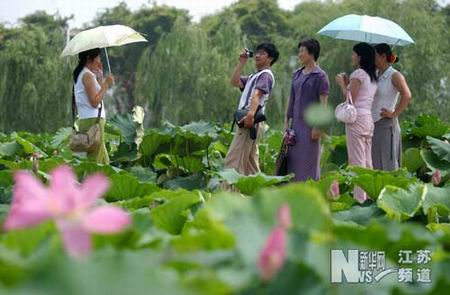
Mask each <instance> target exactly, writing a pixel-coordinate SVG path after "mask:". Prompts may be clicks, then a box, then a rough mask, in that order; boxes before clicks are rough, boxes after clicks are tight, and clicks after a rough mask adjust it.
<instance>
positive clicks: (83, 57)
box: [73, 48, 100, 83]
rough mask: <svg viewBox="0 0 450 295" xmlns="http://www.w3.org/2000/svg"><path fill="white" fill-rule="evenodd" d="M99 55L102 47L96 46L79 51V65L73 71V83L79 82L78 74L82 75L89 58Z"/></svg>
mask: <svg viewBox="0 0 450 295" xmlns="http://www.w3.org/2000/svg"><path fill="white" fill-rule="evenodd" d="M99 55H100V48H94V49H90V50H86V51H83V52H80V53H78V65H77V67H76V68H75V70H74V71H73V83H77V79H78V75H80V73H81V71H82V70H83V68H84V66H85V65H86V62H87V61H88V60H93V59H94V58H96V57H97V56H99Z"/></svg>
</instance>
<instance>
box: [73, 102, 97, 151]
mask: <svg viewBox="0 0 450 295" xmlns="http://www.w3.org/2000/svg"><path fill="white" fill-rule="evenodd" d="M76 108H77V107H76V104H75V102H74V101H73V103H72V119H73V130H72V134H71V135H70V141H69V147H70V149H71V150H72V151H74V152H77V153H79V152H93V151H95V150H97V149H98V148H99V146H100V144H101V141H102V134H101V129H100V116H101V113H102V108H103V102H101V105H100V108H99V109H98V116H97V121H96V122H95V124H94V125H92V126H91V127H89V129H88V130H87V131H86V132H78V131H77V130H76V129H75V110H76Z"/></svg>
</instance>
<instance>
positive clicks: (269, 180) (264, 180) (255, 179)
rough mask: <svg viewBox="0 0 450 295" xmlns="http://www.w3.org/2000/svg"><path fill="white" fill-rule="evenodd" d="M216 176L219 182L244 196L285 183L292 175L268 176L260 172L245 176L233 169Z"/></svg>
mask: <svg viewBox="0 0 450 295" xmlns="http://www.w3.org/2000/svg"><path fill="white" fill-rule="evenodd" d="M218 175H219V178H220V179H221V180H223V181H226V182H227V183H228V184H231V185H233V186H235V187H236V188H237V189H239V191H240V192H241V193H243V194H246V195H252V194H254V193H256V192H257V191H258V190H260V189H261V188H263V187H267V186H272V185H275V184H279V183H282V182H287V181H289V180H290V179H291V178H292V175H287V176H268V175H266V174H264V173H261V172H259V173H257V174H255V175H249V176H245V175H242V174H239V173H237V172H236V170H234V169H225V170H224V171H222V172H219V173H218Z"/></svg>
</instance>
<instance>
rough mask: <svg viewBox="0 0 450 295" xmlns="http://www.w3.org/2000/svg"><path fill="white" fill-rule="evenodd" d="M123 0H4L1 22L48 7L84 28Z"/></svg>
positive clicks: (210, 3) (134, 1) (208, 2)
mask: <svg viewBox="0 0 450 295" xmlns="http://www.w3.org/2000/svg"><path fill="white" fill-rule="evenodd" d="M121 1H123V0H0V22H1V23H7V24H9V25H15V24H17V21H18V19H20V18H21V17H24V16H26V15H28V14H30V13H33V12H34V11H36V10H45V11H47V12H48V13H49V14H54V13H57V12H58V13H59V14H60V15H61V16H70V15H71V14H73V15H74V20H72V21H70V22H69V25H70V26H72V27H81V26H82V25H83V24H84V23H87V22H89V21H91V20H92V19H93V18H94V17H95V14H96V12H97V11H99V10H101V9H105V8H108V7H113V6H116V5H117V4H118V3H120V2H121ZM302 1H304V0H278V4H279V5H280V7H282V8H283V9H289V10H291V9H293V8H294V7H295V6H296V5H297V4H298V3H300V2H302ZM125 2H126V3H127V5H128V7H130V8H131V9H132V10H135V9H138V8H139V7H141V6H142V5H145V4H148V3H152V2H156V3H157V4H167V5H170V6H175V7H178V8H184V9H187V10H189V13H190V14H191V15H192V16H193V18H194V21H198V20H199V19H200V18H201V17H202V16H205V15H208V14H212V13H215V12H217V11H219V10H221V9H222V8H223V7H226V6H228V5H230V4H232V3H234V2H237V0H152V1H149V0H126V1H125ZM438 2H440V3H441V4H443V5H446V4H450V0H438Z"/></svg>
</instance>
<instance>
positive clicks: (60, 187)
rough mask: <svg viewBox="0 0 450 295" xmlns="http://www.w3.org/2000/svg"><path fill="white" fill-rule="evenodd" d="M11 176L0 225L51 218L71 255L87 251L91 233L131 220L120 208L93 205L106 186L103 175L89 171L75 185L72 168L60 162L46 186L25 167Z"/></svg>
mask: <svg viewBox="0 0 450 295" xmlns="http://www.w3.org/2000/svg"><path fill="white" fill-rule="evenodd" d="M14 179H15V182H16V184H15V187H14V192H13V201H12V204H11V211H10V212H9V215H8V217H7V218H6V221H5V223H4V225H3V226H4V228H5V229H6V230H13V229H20V228H27V227H31V226H34V225H36V224H39V223H41V222H43V221H45V220H49V219H51V220H54V221H55V223H56V226H57V228H58V229H59V231H60V232H61V234H62V239H63V243H64V248H65V249H66V251H67V252H68V253H69V255H71V256H73V257H84V256H86V255H88V254H89V252H90V250H91V233H101V234H111V233H117V232H119V231H121V230H123V229H124V228H125V227H126V226H127V225H129V224H130V222H131V220H130V217H129V216H128V214H127V213H126V212H125V211H123V210H122V209H120V208H117V207H113V206H109V205H103V206H99V207H94V205H95V202H96V200H97V199H98V198H100V197H101V196H102V195H103V194H104V193H105V192H106V191H107V189H108V186H109V182H108V179H107V178H106V177H105V176H103V175H100V174H96V175H91V176H89V177H87V178H86V180H85V181H84V183H83V184H82V185H78V184H77V181H76V177H75V175H74V173H73V171H72V169H71V168H70V167H68V166H65V165H64V166H60V167H58V168H56V169H55V170H53V171H52V173H51V180H50V185H49V187H45V186H44V185H43V184H42V183H41V182H40V181H39V180H38V179H36V178H35V177H34V176H33V175H32V174H30V173H28V172H25V171H20V172H18V173H16V174H15V175H14Z"/></svg>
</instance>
